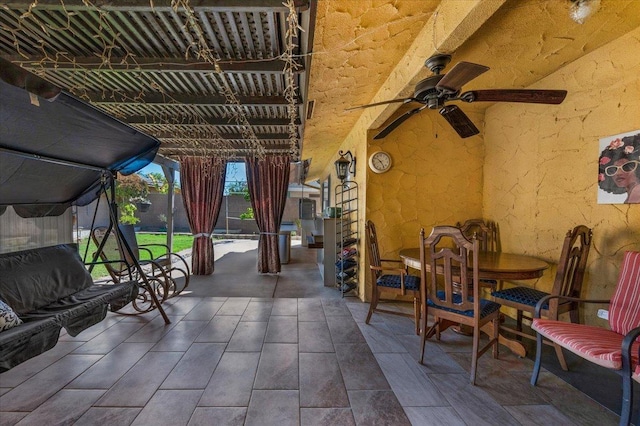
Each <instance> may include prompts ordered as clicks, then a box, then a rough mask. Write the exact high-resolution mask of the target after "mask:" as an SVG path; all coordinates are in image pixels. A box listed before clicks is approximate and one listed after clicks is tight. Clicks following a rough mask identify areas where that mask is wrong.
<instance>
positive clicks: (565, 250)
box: [491, 225, 592, 371]
mask: <svg viewBox="0 0 640 426" xmlns="http://www.w3.org/2000/svg"><path fill="white" fill-rule="evenodd" d="M591 239H592V231H591V229H589V228H587V227H586V226H584V225H578V226H576V227H575V228H573V229H572V230H569V231H568V232H567V235H566V236H565V238H564V244H563V245H562V252H561V254H560V261H559V262H558V270H557V272H556V277H555V281H554V283H553V287H552V288H551V291H550V292H544V291H540V290H536V289H534V288H531V287H525V286H517V287H513V288H509V289H504V290H498V291H494V292H492V293H491V296H493V300H494V301H495V302H497V303H500V304H501V305H502V306H507V307H510V308H513V309H515V310H516V315H517V316H516V328H515V329H514V328H512V327H508V326H505V325H502V326H501V329H503V330H506V331H508V332H510V333H512V334H515V335H517V336H521V337H526V338H528V339H535V338H536V337H535V336H534V335H531V334H528V333H525V332H523V330H522V319H523V317H524V313H529V314H530V315H529V317H528V318H529V319H532V318H533V313H534V312H535V308H536V304H537V303H538V302H539V301H540V300H541V299H542V298H543V297H545V296H549V295H554V296H567V297H580V290H581V288H582V281H583V278H584V271H585V269H586V267H587V257H588V256H589V248H590V247H591ZM567 312H568V313H569V317H570V320H571V322H574V323H577V322H579V304H578V303H576V302H572V301H570V300H562V301H561V302H558V300H557V299H554V300H552V301H551V302H550V303H549V304H548V305H545V306H543V309H542V312H541V315H542V316H544V317H546V318H549V319H553V320H557V319H558V315H560V314H564V313H567ZM545 343H547V344H552V343H551V342H547V341H545ZM552 346H553V347H554V349H555V351H556V355H557V357H558V361H559V362H560V366H561V367H562V369H563V370H565V371H567V370H568V367H567V362H566V361H565V359H564V355H563V354H562V348H561V347H560V346H558V345H556V344H552Z"/></svg>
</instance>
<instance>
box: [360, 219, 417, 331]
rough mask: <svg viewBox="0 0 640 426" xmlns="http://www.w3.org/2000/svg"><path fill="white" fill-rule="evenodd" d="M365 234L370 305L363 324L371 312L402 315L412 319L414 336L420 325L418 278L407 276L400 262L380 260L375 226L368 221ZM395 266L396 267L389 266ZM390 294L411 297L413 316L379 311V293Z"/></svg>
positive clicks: (385, 310)
mask: <svg viewBox="0 0 640 426" xmlns="http://www.w3.org/2000/svg"><path fill="white" fill-rule="evenodd" d="M365 234H366V241H367V248H368V252H369V269H370V271H371V282H372V290H371V304H370V305H369V312H368V313H367V319H366V321H365V323H367V324H369V320H371V315H372V314H373V312H384V313H387V314H394V315H402V316H408V317H411V318H414V321H415V326H416V334H418V327H419V325H420V278H419V277H417V276H415V275H409V273H408V272H407V269H406V268H405V267H403V265H402V261H401V260H395V259H382V258H381V257H380V246H379V245H378V237H377V235H376V226H375V225H374V224H373V222H372V221H370V220H368V221H367V223H366V224H365ZM390 265H396V266H393V267H392V266H390ZM383 292H384V293H391V294H397V295H401V296H406V295H410V296H413V314H407V313H404V312H398V311H392V310H388V309H379V308H378V302H379V301H380V294H381V293H383Z"/></svg>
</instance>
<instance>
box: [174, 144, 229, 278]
mask: <svg viewBox="0 0 640 426" xmlns="http://www.w3.org/2000/svg"><path fill="white" fill-rule="evenodd" d="M226 167H227V163H226V162H225V161H224V160H221V159H219V158H207V157H181V158H180V181H181V186H182V200H183V202H184V207H185V210H186V213H187V220H188V221H189V227H190V228H191V233H192V234H193V235H194V237H195V238H194V239H193V248H192V253H191V266H192V270H193V274H194V275H210V274H212V273H213V269H214V267H213V242H212V241H211V234H212V233H213V227H214V226H215V224H216V220H217V219H218V214H219V213H220V206H221V205H222V195H223V192H224V178H225V172H226Z"/></svg>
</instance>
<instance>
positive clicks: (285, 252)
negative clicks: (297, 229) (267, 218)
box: [278, 231, 291, 264]
mask: <svg viewBox="0 0 640 426" xmlns="http://www.w3.org/2000/svg"><path fill="white" fill-rule="evenodd" d="M278 251H279V252H280V263H282V264H287V263H289V259H291V231H280V234H279V235H278Z"/></svg>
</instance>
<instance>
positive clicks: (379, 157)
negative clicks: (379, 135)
mask: <svg viewBox="0 0 640 426" xmlns="http://www.w3.org/2000/svg"><path fill="white" fill-rule="evenodd" d="M369 167H370V168H371V171H373V172H374V173H384V172H386V171H387V170H389V169H390V168H391V156H390V155H389V154H388V153H386V152H384V151H378V152H374V153H373V154H371V157H369Z"/></svg>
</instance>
